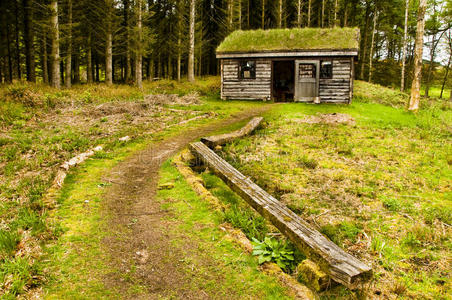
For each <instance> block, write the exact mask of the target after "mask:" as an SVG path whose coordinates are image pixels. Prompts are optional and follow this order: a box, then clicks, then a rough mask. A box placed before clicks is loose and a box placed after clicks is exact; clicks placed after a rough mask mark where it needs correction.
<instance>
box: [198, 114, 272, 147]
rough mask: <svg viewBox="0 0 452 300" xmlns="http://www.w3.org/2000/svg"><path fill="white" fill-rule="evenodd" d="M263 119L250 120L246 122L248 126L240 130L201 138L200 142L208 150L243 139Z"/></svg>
mask: <svg viewBox="0 0 452 300" xmlns="http://www.w3.org/2000/svg"><path fill="white" fill-rule="evenodd" d="M263 119H264V118H262V117H254V118H252V119H251V121H249V122H248V124H246V125H245V126H244V127H242V128H240V129H239V130H236V131H233V132H230V133H225V134H220V135H213V136H209V137H203V138H201V142H203V143H204V144H206V145H207V146H208V147H210V148H215V147H216V146H219V145H224V144H226V143H228V142H230V141H232V140H234V139H236V138H240V137H244V136H246V135H248V134H250V133H251V132H253V131H254V130H255V129H256V128H257V127H258V126H259V125H260V123H261V122H262V120H263Z"/></svg>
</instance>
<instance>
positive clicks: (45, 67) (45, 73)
mask: <svg viewBox="0 0 452 300" xmlns="http://www.w3.org/2000/svg"><path fill="white" fill-rule="evenodd" d="M43 31H44V32H43V34H42V50H41V51H42V80H43V81H44V83H49V68H48V66H49V65H48V63H49V62H48V58H47V31H46V30H45V29H43Z"/></svg>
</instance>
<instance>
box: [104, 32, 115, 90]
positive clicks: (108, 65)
mask: <svg viewBox="0 0 452 300" xmlns="http://www.w3.org/2000/svg"><path fill="white" fill-rule="evenodd" d="M112 39H113V37H112V33H111V32H107V41H106V44H105V83H106V84H107V85H112V84H113V73H112V72H113V50H112V48H113V42H112Z"/></svg>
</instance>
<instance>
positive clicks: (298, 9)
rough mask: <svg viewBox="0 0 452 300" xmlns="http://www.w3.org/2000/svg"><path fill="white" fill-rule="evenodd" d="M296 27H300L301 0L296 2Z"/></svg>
mask: <svg viewBox="0 0 452 300" xmlns="http://www.w3.org/2000/svg"><path fill="white" fill-rule="evenodd" d="M297 27H301V0H298V3H297Z"/></svg>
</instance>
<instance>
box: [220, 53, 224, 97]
mask: <svg viewBox="0 0 452 300" xmlns="http://www.w3.org/2000/svg"><path fill="white" fill-rule="evenodd" d="M220 78H221V84H220V97H221V100H225V98H224V95H223V84H224V80H223V59H220Z"/></svg>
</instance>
